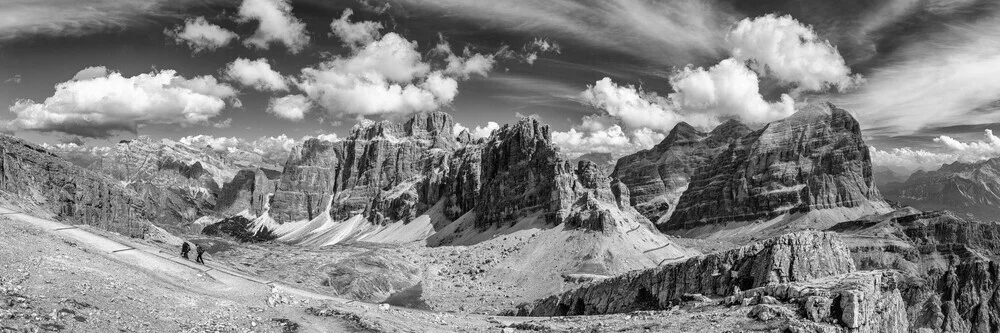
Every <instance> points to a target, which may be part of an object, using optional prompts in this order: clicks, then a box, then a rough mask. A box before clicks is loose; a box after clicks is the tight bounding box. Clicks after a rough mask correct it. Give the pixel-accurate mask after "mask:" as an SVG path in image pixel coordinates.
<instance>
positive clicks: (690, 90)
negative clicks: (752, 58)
mask: <svg viewBox="0 0 1000 333" xmlns="http://www.w3.org/2000/svg"><path fill="white" fill-rule="evenodd" d="M670 85H671V86H673V87H674V90H675V91H676V92H675V93H672V94H670V98H671V99H672V100H673V101H674V102H676V103H677V104H678V105H679V106H680V108H682V109H684V110H685V111H688V112H692V113H700V114H711V115H726V116H736V117H739V118H740V119H743V120H744V121H748V122H752V123H766V122H771V121H774V120H778V119H782V118H785V117H788V116H790V115H791V114H792V113H794V112H795V102H794V101H793V100H792V98H791V96H788V95H787V94H783V95H782V96H781V101H780V102H775V103H771V102H768V101H766V100H764V96H761V94H760V81H759V78H758V77H757V74H756V73H754V72H753V71H751V70H750V69H749V68H747V67H746V66H745V65H743V64H742V63H740V62H739V61H736V60H734V59H731V58H730V59H725V60H723V61H721V62H719V63H718V64H716V65H715V66H712V67H710V68H707V69H706V68H702V67H698V68H692V67H690V66H689V67H686V68H684V69H683V70H681V71H679V72H677V73H675V74H674V75H672V76H671V77H670Z"/></svg>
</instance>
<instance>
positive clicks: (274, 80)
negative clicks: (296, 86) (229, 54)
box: [225, 58, 288, 91]
mask: <svg viewBox="0 0 1000 333" xmlns="http://www.w3.org/2000/svg"><path fill="white" fill-rule="evenodd" d="M225 73H226V77H227V78H228V79H230V80H233V81H236V82H239V83H240V84H242V85H243V86H246V87H253V88H254V89H257V90H258V91H287V90H288V83H287V82H286V80H285V77H284V76H282V75H281V73H278V72H277V71H275V70H273V69H271V64H269V63H268V62H267V59H264V58H260V59H257V60H250V59H244V58H237V59H236V60H235V61H233V62H231V63H229V65H228V66H226V69H225Z"/></svg>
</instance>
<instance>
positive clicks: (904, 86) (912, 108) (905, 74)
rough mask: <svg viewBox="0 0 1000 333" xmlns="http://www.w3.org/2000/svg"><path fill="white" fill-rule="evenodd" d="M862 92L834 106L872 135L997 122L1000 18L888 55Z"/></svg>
mask: <svg viewBox="0 0 1000 333" xmlns="http://www.w3.org/2000/svg"><path fill="white" fill-rule="evenodd" d="M883 61H884V63H885V64H886V65H885V66H882V67H881V68H878V69H876V70H874V71H873V72H871V73H868V74H866V83H865V85H864V86H863V87H861V88H860V89H859V90H857V91H855V92H852V93H850V94H847V95H846V96H841V97H836V98H835V100H834V101H835V102H836V103H838V104H839V105H842V106H843V107H846V108H848V109H850V110H852V111H854V112H855V113H856V114H857V117H858V120H859V121H861V123H862V124H863V125H864V127H865V129H866V130H868V132H869V133H870V134H873V135H888V136H895V135H907V134H912V133H915V132H918V131H920V130H922V129H924V128H928V127H946V126H955V125H973V124H988V123H995V122H996V121H997V119H1000V108H997V107H996V106H995V104H994V105H992V106H991V105H990V104H991V103H993V102H995V101H997V100H998V99H1000V80H997V77H1000V18H992V19H987V20H979V21H976V22H970V23H961V24H954V25H949V26H948V27H947V28H946V29H944V30H943V31H940V32H937V33H934V34H932V35H930V36H925V37H923V38H921V39H920V40H918V41H916V42H913V43H910V44H908V45H906V46H904V47H900V49H899V50H897V51H896V52H894V53H893V55H891V56H888V57H886V58H885V59H884V60H883Z"/></svg>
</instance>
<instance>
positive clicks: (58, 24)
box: [0, 0, 192, 40]
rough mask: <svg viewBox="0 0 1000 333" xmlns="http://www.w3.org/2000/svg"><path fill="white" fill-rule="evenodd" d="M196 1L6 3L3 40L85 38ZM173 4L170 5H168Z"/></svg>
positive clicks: (0, 23) (1, 15) (0, 30)
mask: <svg viewBox="0 0 1000 333" xmlns="http://www.w3.org/2000/svg"><path fill="white" fill-rule="evenodd" d="M191 2H192V1H187V0H179V1H170V2H169V3H168V2H166V1H162V0H130V1H107V0H73V1H67V0H3V1H0V7H2V8H3V10H0V40H10V39H15V38H21V37H23V36H27V35H53V36H81V35H86V34H90V33H96V32H100V31H106V30H109V29H118V28H123V27H126V26H130V25H133V24H136V23H140V22H142V21H143V20H142V18H145V17H150V16H173V15H176V14H178V13H177V12H176V11H175V10H173V9H176V8H179V7H186V5H187V4H189V3H191ZM168 4H169V5H168Z"/></svg>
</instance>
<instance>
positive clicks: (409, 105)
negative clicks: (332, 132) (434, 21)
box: [296, 32, 458, 115]
mask: <svg viewBox="0 0 1000 333" xmlns="http://www.w3.org/2000/svg"><path fill="white" fill-rule="evenodd" d="M296 85H297V86H298V88H299V89H300V90H302V91H303V92H305V94H306V96H308V97H309V98H310V99H312V100H313V101H315V102H316V103H317V104H318V105H320V106H322V107H323V108H325V109H326V110H327V111H328V112H329V113H331V114H333V115H341V114H352V115H391V114H407V113H413V112H420V111H431V110H435V109H438V108H439V107H441V106H442V105H446V104H449V103H451V102H452V100H453V99H454V98H455V96H456V95H457V94H458V82H457V81H455V79H453V78H450V77H446V76H445V75H444V74H442V73H441V72H440V71H431V65H430V64H429V63H427V62H424V60H423V58H422V56H421V54H420V52H418V51H417V43H416V42H411V41H409V40H406V39H405V38H403V37H402V36H399V35H398V34H396V33H392V32H390V33H387V34H385V35H384V36H382V37H381V38H380V39H379V40H376V41H374V42H371V43H369V44H368V45H365V46H364V47H359V48H356V49H353V50H352V52H351V54H349V55H347V56H335V57H334V58H333V59H331V60H329V61H326V62H323V63H320V64H318V65H316V66H314V67H308V68H304V69H302V74H301V75H300V76H299V78H298V80H297V81H296Z"/></svg>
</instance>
